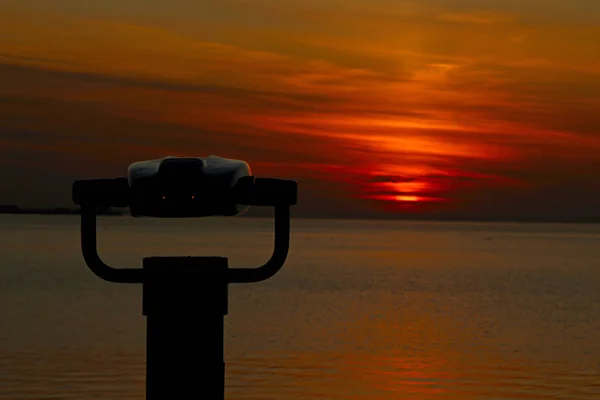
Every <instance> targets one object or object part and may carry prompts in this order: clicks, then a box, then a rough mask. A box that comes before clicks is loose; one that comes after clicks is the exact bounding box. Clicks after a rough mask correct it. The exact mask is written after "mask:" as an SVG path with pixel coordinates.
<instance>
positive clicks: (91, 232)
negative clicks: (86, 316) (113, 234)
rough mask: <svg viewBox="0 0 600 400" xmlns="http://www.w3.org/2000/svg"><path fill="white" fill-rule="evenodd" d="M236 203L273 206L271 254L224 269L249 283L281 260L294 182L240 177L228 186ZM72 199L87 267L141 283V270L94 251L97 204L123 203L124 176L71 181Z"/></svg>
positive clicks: (236, 279) (126, 187)
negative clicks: (253, 264)
mask: <svg viewBox="0 0 600 400" xmlns="http://www.w3.org/2000/svg"><path fill="white" fill-rule="evenodd" d="M232 195H233V196H235V198H236V201H239V204H244V205H258V206H273V207H274V209H275V242H274V250H273V254H272V256H271V258H270V259H269V261H267V262H266V263H265V264H264V265H262V266H261V267H258V268H233V269H229V270H228V277H227V280H228V283H252V282H260V281H263V280H266V279H268V278H270V277H272V276H273V275H275V274H276V273H277V272H278V271H279V270H280V269H281V267H282V266H283V264H284V263H285V260H286V258H287V256H288V252H289V244H290V206H291V205H293V204H296V202H297V183H296V182H295V181H287V180H282V179H271V178H255V177H253V176H248V177H244V178H241V179H240V180H239V181H238V183H237V184H236V185H235V186H234V187H233V188H232ZM73 200H74V202H75V203H76V204H79V205H81V249H82V252H83V258H84V260H85V262H86V264H87V265H88V267H89V268H90V270H91V271H92V272H93V273H94V274H95V275H96V276H98V277H99V278H101V279H104V280H105V281H108V282H114V283H143V282H144V280H145V276H144V270H143V269H139V268H133V269H132V268H125V269H123V268H112V267H110V266H108V265H107V264H105V263H104V262H103V261H102V259H101V258H100V256H99V255H98V249H97V238H96V209H97V207H102V206H104V207H127V206H128V204H129V184H128V181H127V179H126V178H114V179H93V180H87V181H77V182H75V183H74V184H73Z"/></svg>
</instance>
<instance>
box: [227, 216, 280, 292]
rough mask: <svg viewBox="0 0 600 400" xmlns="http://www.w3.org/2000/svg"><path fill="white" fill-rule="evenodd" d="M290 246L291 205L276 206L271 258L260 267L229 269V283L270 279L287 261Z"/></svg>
mask: <svg viewBox="0 0 600 400" xmlns="http://www.w3.org/2000/svg"><path fill="white" fill-rule="evenodd" d="M289 248H290V207H289V206H276V207H275V249H274V250H273V255H272V256H271V259H270V260H269V261H267V263H266V264H265V265H263V266H262V267H259V268H233V269H230V270H228V271H227V274H228V275H227V280H228V282H229V283H253V282H260V281H264V280H266V279H269V278H270V277H272V276H273V275H275V274H276V273H277V272H278V271H279V270H280V269H281V267H282V266H283V264H284V263H285V260H286V258H287V255H288V251H289Z"/></svg>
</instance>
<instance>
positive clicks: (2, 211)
mask: <svg viewBox="0 0 600 400" xmlns="http://www.w3.org/2000/svg"><path fill="white" fill-rule="evenodd" d="M80 214H81V211H80V210H79V209H69V208H56V209H25V208H23V209H21V208H19V209H12V210H9V209H6V208H4V209H2V207H0V215H80ZM96 215H99V216H115V217H119V216H129V212H128V210H127V209H119V210H112V209H109V210H97V212H96ZM236 218H272V217H271V216H270V215H268V214H263V213H259V214H256V215H253V214H252V213H251V214H243V215H241V216H239V217H236ZM294 219H314V220H349V221H360V220H364V221H382V222H441V223H508V224H510V223H513V224H519V223H524V224H583V225H593V224H600V218H598V219H587V220H583V219H554V220H541V219H533V218H531V219H527V218H523V219H516V218H515V219H509V218H507V219H494V218H488V219H485V218H481V219H475V218H473V219H464V218H427V217H426V216H414V217H407V216H403V217H376V216H369V217H358V216H356V217H353V216H330V217H328V216H295V217H294Z"/></svg>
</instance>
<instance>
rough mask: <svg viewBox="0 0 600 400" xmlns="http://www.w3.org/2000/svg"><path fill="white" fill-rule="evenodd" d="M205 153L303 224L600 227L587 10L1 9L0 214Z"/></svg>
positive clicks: (582, 2)
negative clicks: (238, 163) (375, 219)
mask: <svg viewBox="0 0 600 400" xmlns="http://www.w3.org/2000/svg"><path fill="white" fill-rule="evenodd" d="M210 154H215V155H219V156H222V157H230V158H240V159H244V160H246V161H248V162H249V163H250V165H251V167H252V169H253V172H255V173H256V174H257V175H264V176H274V177H284V178H296V179H297V180H298V181H299V183H300V189H301V194H300V204H299V205H298V207H297V211H296V215H307V216H308V215H314V216H331V217H339V216H357V217H361V216H365V217H368V216H388V217H390V218H395V217H406V216H410V217H414V216H420V217H427V218H429V217H431V218H446V217H456V218H475V219H479V218H507V219H515V218H517V219H518V218H535V219H584V220H585V219H590V218H597V217H600V181H599V179H598V175H599V174H600V1H597V0H570V1H565V0H519V1H517V0H418V1H417V0H414V1H403V0H320V1H313V2H308V1H303V0H256V1H252V0H237V1H232V0H211V1H191V0H170V1H157V0H119V1H116V0H103V1H96V2H87V1H80V0H54V1H46V0H2V1H1V2H0V155H1V158H0V164H1V165H0V166H1V172H0V178H1V179H2V186H0V204H12V203H17V204H21V205H24V206H36V207H38V206H39V207H41V206H63V205H69V203H70V186H71V182H72V181H73V180H74V179H82V178H96V177H112V176H120V175H123V174H125V173H126V168H127V166H128V165H129V164H130V163H132V162H134V161H138V160H147V159H154V158H160V157H163V156H166V155H174V156H207V155H210Z"/></svg>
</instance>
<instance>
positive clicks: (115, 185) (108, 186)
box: [73, 156, 298, 218]
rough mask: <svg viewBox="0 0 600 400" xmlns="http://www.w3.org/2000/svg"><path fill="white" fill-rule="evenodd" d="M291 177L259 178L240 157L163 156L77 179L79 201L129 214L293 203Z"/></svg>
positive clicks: (201, 212) (193, 213)
mask: <svg viewBox="0 0 600 400" xmlns="http://www.w3.org/2000/svg"><path fill="white" fill-rule="evenodd" d="M297 197H298V185H297V183H296V182H295V181H292V180H285V179H273V178H258V177H255V176H253V175H252V173H251V171H250V166H249V165H248V164H247V163H246V162H244V161H240V160H232V159H227V158H221V157H217V156H209V157H206V158H199V157H195V158H181V157H166V158H162V159H157V160H149V161H140V162H136V163H133V164H131V165H130V166H129V169H128V176H127V177H126V178H125V177H122V178H113V179H92V180H83V181H76V182H75V183H74V184H73V202H74V203H75V204H78V205H81V206H97V207H129V211H130V213H131V215H132V216H133V217H158V218H187V217H207V216H235V215H240V214H242V213H244V212H245V211H246V210H248V208H249V207H250V206H252V205H255V206H272V207H277V206H292V205H295V204H296V203H297V201H298V199H297Z"/></svg>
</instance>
